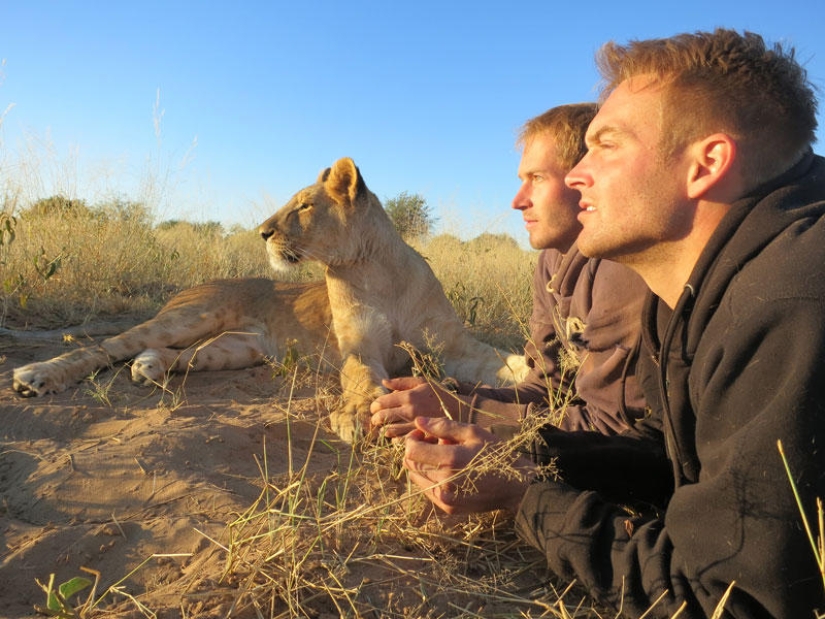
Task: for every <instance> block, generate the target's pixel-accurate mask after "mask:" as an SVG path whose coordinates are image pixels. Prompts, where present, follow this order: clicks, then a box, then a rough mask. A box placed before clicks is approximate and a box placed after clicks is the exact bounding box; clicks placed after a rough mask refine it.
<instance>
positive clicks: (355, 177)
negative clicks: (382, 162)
mask: <svg viewBox="0 0 825 619" xmlns="http://www.w3.org/2000/svg"><path fill="white" fill-rule="evenodd" d="M321 176H323V177H324V178H323V183H324V187H325V188H326V190H327V193H329V195H330V196H331V197H332V199H333V200H335V201H336V202H338V203H339V204H347V203H352V202H355V199H356V198H357V197H358V194H359V193H361V192H362V191H364V190H366V188H367V186H366V184H365V183H364V179H363V178H361V172H360V171H359V170H358V166H356V165H355V162H354V161H353V160H352V159H350V158H349V157H342V158H341V159H339V160H338V161H336V162H335V163H333V164H332V167H331V168H329V169H327V170H324V172H323V173H322V174H321Z"/></svg>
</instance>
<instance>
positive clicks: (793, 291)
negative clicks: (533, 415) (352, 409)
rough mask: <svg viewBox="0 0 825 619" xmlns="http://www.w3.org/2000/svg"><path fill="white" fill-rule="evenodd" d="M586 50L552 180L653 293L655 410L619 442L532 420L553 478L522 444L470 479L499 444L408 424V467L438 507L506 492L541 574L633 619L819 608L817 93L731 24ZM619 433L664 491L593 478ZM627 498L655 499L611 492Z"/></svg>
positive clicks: (650, 335)
mask: <svg viewBox="0 0 825 619" xmlns="http://www.w3.org/2000/svg"><path fill="white" fill-rule="evenodd" d="M598 61H599V67H600V69H601V71H602V74H603V76H604V77H605V80H606V84H607V85H606V88H605V90H604V96H603V105H602V107H601V109H600V111H599V113H598V114H597V115H596V117H595V119H594V120H593V122H592V123H591V125H590V127H589V129H588V132H587V144H588V154H587V155H586V156H585V157H584V159H582V161H581V162H580V163H579V164H578V165H577V166H576V167H575V168H574V169H573V170H572V171H571V172H570V173H569V175H568V177H567V183H568V185H569V186H570V187H572V188H574V189H577V190H579V191H580V192H581V194H582V199H581V202H580V206H581V207H582V213H581V214H580V221H581V223H582V226H583V228H582V232H581V234H580V236H579V239H578V245H579V248H580V249H581V251H582V252H583V253H585V254H586V255H590V256H594V257H600V258H608V259H612V260H615V261H617V262H621V263H623V264H625V265H627V266H629V267H631V268H632V269H634V270H635V271H636V272H638V273H639V274H640V275H641V276H642V277H643V279H644V280H645V281H646V283H647V284H648V286H649V287H650V289H651V290H652V294H651V296H650V298H649V301H648V303H647V307H646V312H645V318H644V325H643V329H644V331H643V333H644V338H645V341H646V344H647V351H648V354H647V355H646V357H645V359H646V362H645V363H644V364H643V367H642V368H641V369H640V370H639V377H640V380H641V381H642V383H643V386H644V389H645V395H646V397H647V400H648V403H649V405H650V406H651V408H652V411H651V416H650V417H649V418H648V419H645V420H643V421H642V422H640V423H637V424H636V427H635V428H634V429H633V430H631V432H630V433H625V434H624V435H622V436H617V437H606V436H599V435H593V434H590V435H586V434H583V433H563V432H554V431H553V430H552V429H549V428H548V429H544V430H543V431H542V432H541V435H542V439H543V442H542V443H541V444H540V445H539V448H538V451H539V452H540V455H541V456H542V458H543V459H545V460H546V459H547V458H549V457H555V458H557V460H556V462H557V465H558V470H559V474H560V479H552V478H547V476H546V475H545V476H542V475H537V474H536V473H535V472H534V469H533V468H531V466H530V463H529V461H527V460H526V459H525V458H520V459H517V460H516V461H515V468H516V470H517V471H519V472H521V473H522V475H521V477H520V478H519V479H514V478H512V477H506V476H504V475H503V474H501V473H496V472H491V473H486V474H482V475H479V474H478V473H477V472H474V470H473V467H467V465H468V464H469V463H470V462H471V461H473V460H474V459H477V457H478V454H479V452H483V451H485V450H486V451H491V450H494V449H495V448H498V449H501V448H502V445H501V443H496V439H495V438H494V437H492V436H491V435H489V434H486V433H485V432H483V431H482V430H480V429H478V428H474V427H472V426H468V425H463V424H458V423H455V422H451V421H449V420H444V419H430V420H427V419H417V420H416V425H417V427H418V429H417V431H415V432H413V433H411V434H410V435H408V438H407V443H406V454H405V466H406V467H407V468H408V470H409V471H410V478H411V479H412V481H413V482H414V483H416V484H418V485H419V486H420V487H421V488H422V489H423V490H424V492H425V493H426V494H427V496H428V497H429V498H430V499H431V500H433V501H434V502H435V503H436V504H437V505H439V506H440V507H442V508H444V509H445V510H447V511H449V512H453V513H456V512H466V511H479V510H485V509H491V508H495V507H501V506H502V501H503V504H504V507H505V508H507V509H509V510H511V511H513V513H514V514H515V515H516V529H517V531H518V532H519V534H520V535H521V536H522V537H523V538H524V539H525V540H526V541H528V542H529V543H531V544H532V545H534V546H536V547H537V548H539V549H541V550H542V551H543V552H544V553H545V555H546V557H547V561H548V564H549V565H550V567H551V568H552V569H553V570H554V571H556V572H557V573H558V574H559V575H561V576H563V577H569V578H576V579H577V580H578V581H579V582H580V583H583V584H584V585H586V586H587V587H588V588H589V589H590V591H591V592H592V594H593V595H594V596H595V597H596V598H598V599H599V600H601V601H602V602H605V603H608V604H612V605H614V606H617V607H619V606H621V607H622V608H623V610H624V612H625V613H627V614H628V615H630V616H639V615H641V614H643V613H645V612H647V611H648V610H649V609H650V610H649V614H646V615H645V616H649V617H670V616H672V615H673V614H674V613H676V612H677V611H681V614H679V616H680V617H683V618H688V617H690V618H693V617H710V616H711V615H712V614H713V613H714V611H715V609H716V608H717V607H718V606H721V607H723V608H724V611H723V612H722V614H721V615H720V616H722V617H737V618H757V617H776V618H784V619H791V618H793V619H796V618H800V617H801V618H806V617H807V618H813V617H815V616H816V611H820V612H821V611H822V610H825V595H823V592H824V591H825V582H824V580H825V577H824V576H823V572H822V570H821V569H820V567H821V566H822V561H823V560H825V558H823V557H818V556H817V554H818V550H815V546H816V542H815V540H814V541H812V540H811V539H810V537H809V535H808V534H807V533H806V530H805V526H804V522H805V519H806V518H807V520H808V521H809V522H816V501H817V499H818V498H823V497H825V268H824V267H823V265H825V160H823V159H822V158H821V157H819V156H815V155H814V154H813V152H812V150H811V145H812V143H813V141H814V139H815V138H814V132H815V129H816V106H817V102H816V98H815V96H814V93H813V88H812V86H811V85H810V83H809V81H808V79H807V76H806V74H805V71H804V69H802V67H801V66H800V65H799V64H798V63H797V62H796V61H795V60H794V56H793V51H792V50H787V49H783V48H782V47H780V46H774V47H772V48H771V47H768V46H766V45H765V43H764V41H763V40H762V38H761V37H759V36H758V35H755V34H751V33H744V34H740V33H737V32H735V31H731V30H717V31H715V32H712V33H706V32H705V33H703V32H700V33H695V34H685V35H678V36H675V37H671V38H669V39H657V40H648V41H634V42H631V43H630V44H628V45H627V46H620V45H616V44H613V43H609V44H607V45H606V46H605V47H603V48H602V50H601V52H600V55H599V58H598ZM634 432H635V433H637V434H638V436H640V437H641V436H647V437H651V436H653V437H656V436H658V439H656V440H659V441H660V442H661V443H662V444H663V445H664V447H665V448H666V450H667V454H668V457H669V459H670V462H671V465H672V466H671V470H670V471H669V473H668V476H669V478H670V479H669V481H670V482H671V484H672V490H670V491H669V492H667V493H665V495H664V496H661V497H656V496H655V495H656V494H658V491H657V492H652V491H651V489H652V488H657V489H661V488H665V487H666V485H665V483H664V481H663V479H662V475H663V473H662V471H658V470H650V471H648V472H647V473H646V474H645V475H642V476H640V478H639V479H637V480H636V481H635V482H634V480H633V478H632V476H622V475H615V476H612V479H613V480H621V479H625V478H627V479H628V481H627V483H626V484H623V485H616V484H607V483H605V482H604V481H603V480H601V479H600V478H599V475H598V471H599V469H600V467H599V466H598V464H601V465H602V467H601V468H602V469H603V468H604V464H605V463H606V462H609V463H610V467H611V469H613V470H616V471H619V470H621V469H622V468H623V467H628V470H630V467H632V464H633V462H632V460H633V456H630V457H628V458H625V456H624V454H625V448H629V449H630V450H631V451H629V452H628V453H631V454H632V453H633V452H632V449H633V442H634V440H636V439H635V437H634ZM780 447H781V451H780ZM476 461H477V460H476ZM597 463H598V464H597ZM466 477H471V478H472V480H471V481H472V482H473V485H472V488H474V489H475V490H476V491H468V490H465V489H464V486H463V485H462V480H463V479H464V478H466ZM791 478H792V480H793V482H791V481H790V479H791ZM794 488H795V489H796V491H797V492H798V495H799V498H800V504H801V508H802V512H804V513H800V508H799V507H798V504H797V501H796V499H795V496H794ZM490 496H494V497H495V502H493V501H491V499H490V498H489V497H490ZM638 499H645V500H652V501H654V502H657V503H659V504H660V508H661V510H662V511H661V513H660V514H659V515H656V514H653V515H647V514H645V513H641V514H640V513H639V512H634V513H630V512H628V511H627V510H625V509H624V508H623V507H620V506H619V505H626V504H628V503H632V502H633V501H635V500H638ZM813 533H814V535H816V533H817V531H816V527H814V532H813ZM818 561H819V563H818ZM651 607H652V608H651Z"/></svg>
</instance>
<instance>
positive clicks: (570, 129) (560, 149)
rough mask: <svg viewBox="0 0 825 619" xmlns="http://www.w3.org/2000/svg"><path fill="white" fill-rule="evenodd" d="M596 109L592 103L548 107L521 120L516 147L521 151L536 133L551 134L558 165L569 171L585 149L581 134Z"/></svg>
mask: <svg viewBox="0 0 825 619" xmlns="http://www.w3.org/2000/svg"><path fill="white" fill-rule="evenodd" d="M598 111H599V106H598V104H596V103H570V104H568V105H560V106H558V107H554V108H551V109H549V110H547V111H546V112H544V113H543V114H539V115H538V116H536V117H534V118H531V119H530V120H528V121H527V122H526V123H524V125H523V126H522V127H521V131H519V135H518V139H517V140H516V146H517V147H518V148H519V149H522V150H523V149H524V147H525V146H527V144H529V143H530V142H531V141H532V140H533V139H534V138H535V137H536V136H538V135H551V136H552V137H553V140H554V142H555V144H556V156H557V157H558V162H559V164H560V165H561V166H562V168H564V169H565V170H572V169H573V166H575V165H576V164H577V163H578V162H579V160H580V159H581V158H582V157H584V155H585V153H586V152H587V146H585V143H584V135H585V133H586V132H587V127H588V126H589V125H590V122H591V121H592V120H593V117H594V116H595V115H596V112H598Z"/></svg>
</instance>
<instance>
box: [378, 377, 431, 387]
mask: <svg viewBox="0 0 825 619" xmlns="http://www.w3.org/2000/svg"><path fill="white" fill-rule="evenodd" d="M425 382H427V381H426V380H424V379H423V378H421V377H420V376H399V377H398V378H385V379H384V380H382V381H381V383H382V384H383V385H384V386H385V387H386V388H387V389H390V390H391V391H407V390H409V389H413V388H414V387H417V386H418V385H421V384H423V383H425Z"/></svg>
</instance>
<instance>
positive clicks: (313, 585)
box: [214, 415, 601, 619]
mask: <svg viewBox="0 0 825 619" xmlns="http://www.w3.org/2000/svg"><path fill="white" fill-rule="evenodd" d="M288 419H289V415H287V423H289V422H288ZM320 436H321V433H320V432H319V433H317V434H316V438H315V441H313V442H314V444H315V443H316V441H317V444H318V445H319V447H320V446H321V439H320ZM516 440H525V438H524V436H522V437H521V438H520V439H516ZM513 447H514V445H513V444H510V445H509V446H508V449H506V450H501V449H499V450H491V451H490V452H489V453H486V454H484V455H483V457H482V458H480V460H479V461H478V462H477V463H476V466H477V470H478V471H479V472H484V471H489V470H496V471H499V472H500V471H502V470H503V467H505V468H506V466H508V464H507V462H508V457H507V455H506V454H508V453H511V450H512V448H513ZM323 448H324V449H329V448H330V445H329V444H324V445H323ZM401 456H402V448H401V447H400V446H395V445H390V444H380V445H377V444H373V445H368V446H363V448H361V449H349V448H344V449H340V450H339V451H338V460H339V464H338V466H337V467H336V468H335V470H333V471H331V472H329V473H328V474H322V475H318V474H313V473H311V472H310V469H309V466H308V465H309V461H310V459H311V457H312V451H311V450H310V452H309V454H308V455H307V458H306V462H305V463H304V465H303V466H299V467H297V468H295V470H290V471H289V472H288V473H286V474H283V475H281V476H274V477H273V476H272V475H270V474H269V472H268V471H266V470H265V469H262V470H261V475H262V479H263V481H264V488H263V491H262V492H261V494H260V496H259V498H258V500H257V501H256V502H255V503H254V504H253V505H251V506H250V507H249V509H248V510H247V511H246V512H245V513H243V514H241V515H239V517H238V518H237V519H236V520H235V521H234V522H232V523H230V524H229V526H228V532H229V534H228V539H229V541H228V543H225V544H220V545H221V548H222V549H223V551H224V552H225V555H226V564H225V569H224V573H223V574H222V576H221V578H220V580H219V582H220V587H221V588H224V587H225V590H223V589H222V593H223V594H224V595H225V596H228V597H230V598H231V603H229V604H227V605H225V608H227V609H228V614H229V615H231V616H235V614H239V615H240V616H245V613H247V612H250V616H260V617H273V618H276V617H278V618H279V617H307V618H310V617H332V616H336V617H337V616H340V617H378V616H380V617H421V618H430V617H432V618H435V617H523V618H529V617H558V618H562V619H566V618H571V619H572V618H578V617H589V618H591V619H595V618H599V617H601V615H600V614H599V613H598V611H597V610H596V609H595V608H593V607H592V606H591V605H589V604H588V603H587V602H585V598H584V596H583V594H582V593H581V591H580V590H576V589H574V588H573V587H570V586H567V587H560V586H558V584H557V583H555V582H554V581H553V579H552V577H551V576H550V575H549V574H548V573H547V570H546V567H545V564H544V559H543V557H542V556H541V555H540V554H539V553H537V552H535V551H533V550H531V549H529V548H527V547H525V546H523V545H522V544H521V543H520V542H519V541H518V540H517V539H516V538H515V536H514V534H513V532H512V526H511V522H510V521H509V520H508V518H507V517H505V516H504V515H503V513H492V514H484V515H478V516H473V517H469V518H468V517H463V518H450V517H446V516H444V515H443V514H442V515H440V516H439V515H438V514H437V513H436V512H435V511H434V510H433V509H432V508H431V506H430V504H429V502H428V501H427V500H426V499H424V498H423V497H422V495H421V494H420V492H418V491H417V489H414V488H411V487H410V486H408V485H407V483H406V481H405V476H404V474H403V470H402V468H401ZM264 461H265V459H264ZM214 543H216V544H217V543H218V542H217V541H214Z"/></svg>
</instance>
